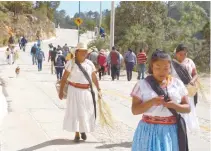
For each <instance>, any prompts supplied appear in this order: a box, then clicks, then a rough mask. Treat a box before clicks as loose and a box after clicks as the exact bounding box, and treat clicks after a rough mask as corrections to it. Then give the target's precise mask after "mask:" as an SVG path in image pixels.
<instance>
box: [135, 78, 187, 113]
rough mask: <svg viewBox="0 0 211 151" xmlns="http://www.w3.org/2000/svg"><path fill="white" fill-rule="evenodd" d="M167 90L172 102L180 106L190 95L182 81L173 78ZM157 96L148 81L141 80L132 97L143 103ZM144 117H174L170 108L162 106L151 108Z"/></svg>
mask: <svg viewBox="0 0 211 151" xmlns="http://www.w3.org/2000/svg"><path fill="white" fill-rule="evenodd" d="M167 90H168V95H169V97H170V98H171V100H172V101H174V102H176V103H178V104H179V103H181V99H182V97H183V96H186V95H187V94H188V92H187V89H186V88H185V86H184V84H183V83H182V81H181V80H179V79H177V78H173V77H172V80H171V82H170V83H169V84H168V86H167ZM164 91H165V92H166V88H164ZM157 96H158V95H157V93H156V92H154V91H153V90H152V88H151V86H150V85H149V84H148V83H147V81H146V80H140V81H139V82H137V84H136V85H135V86H134V88H133V90H132V92H131V97H137V98H139V100H140V101H141V102H146V101H149V100H150V99H152V98H154V97H157ZM144 115H148V116H159V117H168V116H172V113H171V112H170V111H169V110H168V108H166V107H164V106H163V105H160V106H153V107H151V108H150V109H148V110H147V111H146V112H145V113H144Z"/></svg>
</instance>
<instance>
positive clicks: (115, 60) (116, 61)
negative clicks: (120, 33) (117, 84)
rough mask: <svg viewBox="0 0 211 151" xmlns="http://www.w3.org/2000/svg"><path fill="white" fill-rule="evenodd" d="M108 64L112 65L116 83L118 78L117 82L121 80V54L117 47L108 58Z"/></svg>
mask: <svg viewBox="0 0 211 151" xmlns="http://www.w3.org/2000/svg"><path fill="white" fill-rule="evenodd" d="M108 62H109V64H110V65H111V78H112V81H114V79H115V78H117V80H119V74H118V70H119V65H120V54H119V52H118V51H117V50H116V48H115V47H112V51H111V52H110V54H109V56H108Z"/></svg>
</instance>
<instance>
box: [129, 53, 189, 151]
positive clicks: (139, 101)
mask: <svg viewBox="0 0 211 151" xmlns="http://www.w3.org/2000/svg"><path fill="white" fill-rule="evenodd" d="M170 71H171V58H170V56H169V55H168V54H167V53H165V52H164V51H159V50H157V51H155V52H154V53H153V54H152V57H151V60H150V66H149V74H151V75H150V76H148V77H146V78H145V79H143V80H139V81H138V82H137V83H136V85H135V86H134V88H133V90H132V92H131V97H132V113H133V114H134V115H139V114H143V115H142V120H140V122H139V124H138V127H137V128H136V131H135V134H134V137H133V143H132V151H188V149H187V148H188V142H185V140H187V133H185V126H184V125H185V123H184V122H182V123H183V124H184V125H182V126H183V127H181V125H179V124H178V123H180V121H179V122H177V119H178V118H176V116H175V114H173V113H172V112H171V111H172V110H174V113H176V114H178V113H189V112H190V106H189V104H188V98H187V94H188V92H187V89H186V87H185V86H184V84H183V83H182V81H180V80H179V79H177V78H174V77H171V76H170V75H169V73H170ZM158 90H159V91H158ZM170 109H171V110H170ZM183 128H184V129H183ZM181 129H183V130H184V133H180V134H184V135H178V133H179V132H181V131H179V130H181ZM178 131H179V132H178ZM180 140H182V141H183V142H182V143H181V141H180ZM179 148H181V149H179Z"/></svg>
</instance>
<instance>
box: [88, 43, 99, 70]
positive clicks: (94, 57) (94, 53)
mask: <svg viewBox="0 0 211 151" xmlns="http://www.w3.org/2000/svg"><path fill="white" fill-rule="evenodd" d="M92 50H93V51H92V52H90V54H89V56H88V59H89V60H91V61H92V63H93V64H94V65H95V68H96V69H97V70H98V68H99V67H98V63H97V58H98V55H99V52H98V49H97V48H96V47H94V48H93V49H92Z"/></svg>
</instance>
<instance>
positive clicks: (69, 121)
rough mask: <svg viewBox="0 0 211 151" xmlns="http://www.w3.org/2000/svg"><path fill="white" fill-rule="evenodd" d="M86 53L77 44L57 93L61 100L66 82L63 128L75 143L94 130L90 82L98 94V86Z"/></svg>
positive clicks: (93, 69)
mask: <svg viewBox="0 0 211 151" xmlns="http://www.w3.org/2000/svg"><path fill="white" fill-rule="evenodd" d="M87 53H88V49H87V47H86V46H85V45H84V44H83V43H78V45H77V47H76V51H75V58H74V59H73V60H70V61H69V62H68V63H67V64H66V66H65V72H64V75H63V77H62V80H61V87H60V93H59V98H60V99H63V90H64V86H65V83H66V82H68V84H69V86H68V91H67V109H66V113H65V117H64V123H63V128H64V130H67V131H69V132H75V139H74V140H75V142H79V141H80V134H81V138H82V139H83V140H86V139H87V136H86V133H88V132H92V131H94V129H95V118H96V102H95V97H94V95H93V93H91V92H93V89H92V82H93V83H94V84H95V86H96V88H97V90H98V92H99V91H100V86H99V83H98V80H97V76H96V73H95V71H96V69H95V66H94V64H93V63H92V62H91V61H90V60H88V59H86V56H87ZM74 60H75V61H74ZM84 70H85V71H84ZM85 72H86V73H87V74H85ZM88 78H89V80H88ZM90 83H91V84H90ZM90 89H91V92H90ZM98 97H100V96H98Z"/></svg>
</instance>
